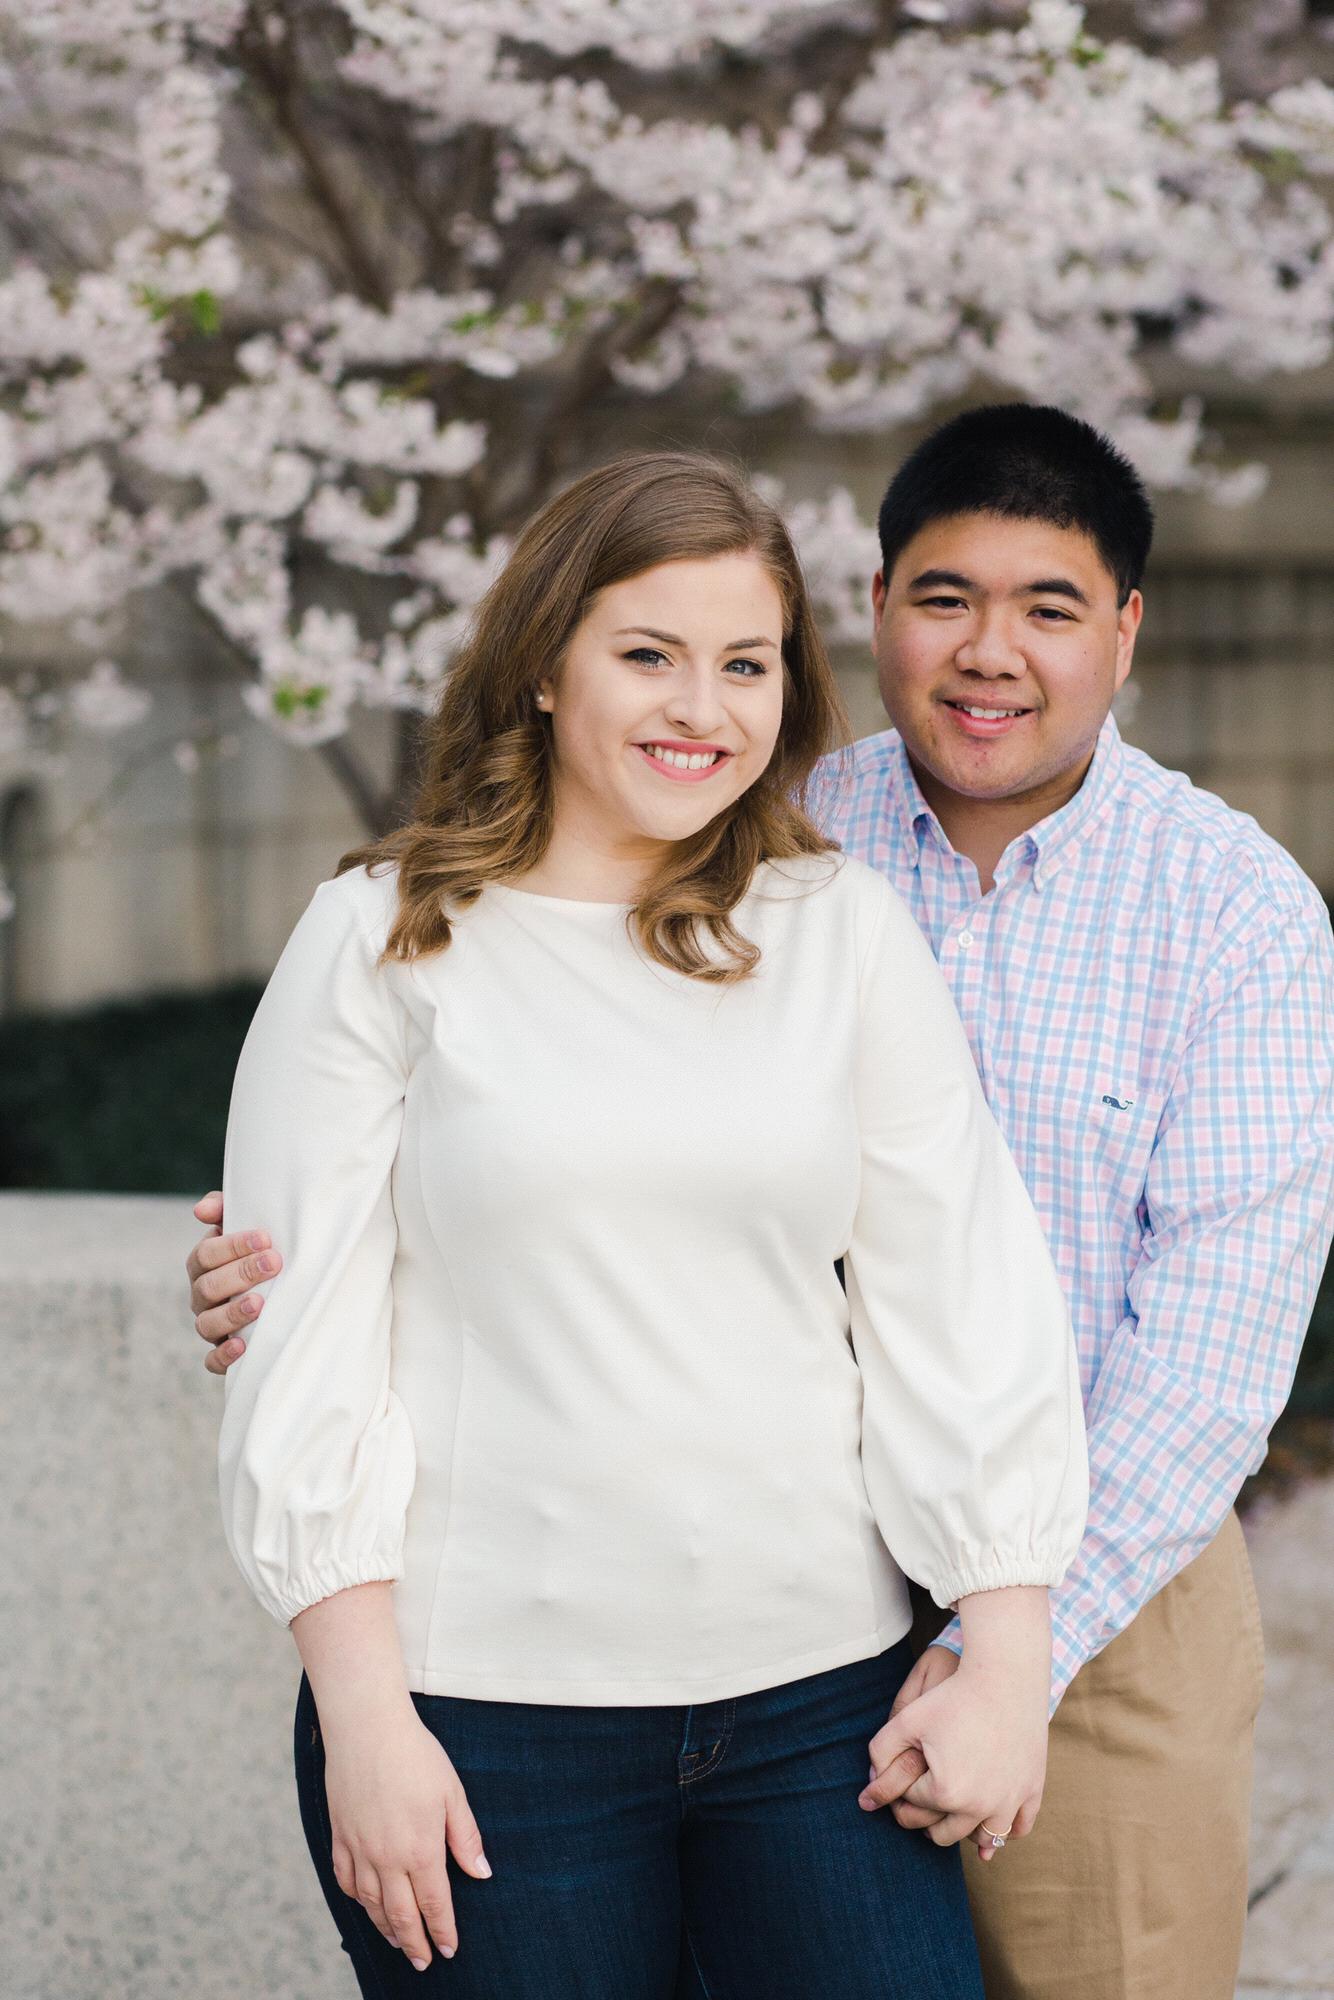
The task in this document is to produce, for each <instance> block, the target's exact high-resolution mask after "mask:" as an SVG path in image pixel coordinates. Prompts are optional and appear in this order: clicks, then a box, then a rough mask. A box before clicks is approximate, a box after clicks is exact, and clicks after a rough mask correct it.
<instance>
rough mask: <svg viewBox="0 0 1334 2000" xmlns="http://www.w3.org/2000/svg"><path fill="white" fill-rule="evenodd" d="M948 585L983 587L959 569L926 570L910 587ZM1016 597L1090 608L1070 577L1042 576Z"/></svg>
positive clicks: (915, 578) (977, 588) (955, 587)
mask: <svg viewBox="0 0 1334 2000" xmlns="http://www.w3.org/2000/svg"><path fill="white" fill-rule="evenodd" d="M942 584H947V585H949V586H950V587H951V588H953V589H955V590H980V589H981V587H982V586H981V585H980V584H979V583H978V582H977V580H976V579H975V578H974V577H971V576H965V575H964V574H963V572H962V570H957V569H924V570H922V571H921V572H920V574H919V575H917V576H915V577H914V578H913V580H912V582H911V583H910V584H909V585H908V588H909V590H932V589H937V588H939V587H940V586H941V585H942ZM1014 594H1015V596H1016V597H1072V598H1073V599H1074V600H1075V602H1076V604H1082V605H1084V606H1085V607H1086V608H1087V607H1088V603H1089V600H1088V598H1087V597H1086V596H1085V595H1084V592H1083V591H1082V590H1081V589H1080V588H1079V585H1078V584H1077V583H1072V582H1071V581H1070V578H1069V577H1068V576H1040V577H1035V578H1034V580H1033V582H1032V583H1023V584H1020V586H1019V588H1018V590H1016V591H1015V593H1014Z"/></svg>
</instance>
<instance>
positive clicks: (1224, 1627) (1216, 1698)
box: [964, 1514, 1264, 2000]
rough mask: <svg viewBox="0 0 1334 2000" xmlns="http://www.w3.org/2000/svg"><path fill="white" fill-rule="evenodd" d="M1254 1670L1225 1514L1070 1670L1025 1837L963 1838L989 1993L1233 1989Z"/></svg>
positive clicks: (1251, 1624) (998, 1996)
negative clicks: (1000, 1849) (1003, 1840)
mask: <svg viewBox="0 0 1334 2000" xmlns="http://www.w3.org/2000/svg"><path fill="white" fill-rule="evenodd" d="M1263 1681H1264V1643H1263V1640H1262V1637H1261V1633H1260V1611H1259V1606H1258V1604H1257V1603H1256V1598H1255V1586H1254V1584H1253V1582H1252V1580H1251V1570H1250V1563H1249V1561H1248V1559H1247V1555H1246V1546H1245V1543H1244V1542H1243V1540H1242V1534H1241V1526H1240V1523H1239V1522H1238V1520H1237V1517H1236V1515H1235V1514H1230V1515H1229V1516H1228V1518H1227V1521H1226V1523H1225V1525H1224V1527H1223V1529H1222V1531H1221V1532H1220V1534H1219V1535H1218V1537H1217V1539H1216V1540H1215V1541H1214V1542H1213V1543H1212V1544H1211V1546H1210V1547H1209V1548H1207V1549H1206V1550H1205V1552H1204V1554H1203V1555H1201V1556H1198V1557H1197V1558H1196V1560H1195V1561H1194V1562H1193V1563H1190V1564H1189V1565H1188V1566H1187V1567H1186V1568H1185V1569H1184V1570H1182V1571H1181V1573H1180V1574H1179V1575H1178V1576H1176V1577H1174V1578H1173V1579H1172V1581H1171V1582H1170V1583H1169V1584H1168V1585H1167V1586H1166V1588H1165V1589H1163V1590H1162V1591H1160V1592H1159V1594H1158V1596H1157V1597H1155V1598H1153V1599H1152V1600H1151V1602H1150V1603H1148V1604H1146V1605H1145V1607H1144V1609H1143V1610H1142V1611H1141V1612H1140V1614H1139V1616H1138V1617H1137V1618H1136V1619H1135V1620H1134V1622H1133V1623H1132V1624H1131V1625H1129V1626H1127V1628H1126V1630H1125V1631H1124V1632H1122V1633H1121V1634H1120V1635H1119V1637H1117V1638H1115V1639H1113V1641H1112V1643H1111V1644H1110V1645H1109V1646H1108V1647H1106V1648H1105V1650H1104V1651H1103V1652H1101V1653H1100V1654H1099V1655H1098V1656H1097V1658H1096V1659H1094V1660H1090V1661H1089V1663H1088V1665H1087V1666H1085V1667H1084V1668H1083V1669H1082V1670H1081V1671H1080V1673H1078V1674H1077V1675H1076V1677H1075V1679H1074V1682H1073V1683H1072V1685H1071V1687H1070V1689H1069V1691H1068V1693H1067V1694H1066V1696H1065V1699H1064V1700H1063V1701H1062V1703H1061V1705H1060V1707H1059V1709H1058V1710H1057V1712H1056V1715H1055V1718H1054V1720H1053V1722H1052V1728H1051V1744H1050V1752H1049V1757H1048V1765H1047V1784H1046V1790H1045V1792H1044V1794H1043V1803H1042V1811H1041V1813H1040V1814H1039V1816H1038V1823H1037V1826H1036V1827H1035V1829H1034V1831H1033V1832H1032V1833H1031V1834H1030V1835H1029V1836H1028V1838H1027V1839H1026V1840H1021V1841H1016V1842H1015V1843H1014V1844H1013V1845H1012V1846H1009V1847H1007V1848H1006V1849H1005V1851H1004V1853H1003V1854H998V1855H997V1856H996V1859H995V1860H994V1861H990V1862H988V1863H987V1865H986V1866H985V1867H983V1866H982V1865H981V1864H980V1863H979V1861H978V1859H977V1852H976V1849H975V1848H974V1847H973V1845H972V1843H971V1842H965V1843H964V1858H965V1865H966V1869H967V1875H968V1888H969V1895H970V1899H971V1901H972V1906H973V1920H974V1923H975V1925H976V1928H977V1934H978V1942H979V1944H980V1947H981V1952H982V1967H983V1976H984V1980H985V1984H986V1991H987V2000H1232V1996H1233V1993H1234V1991H1235V1988H1236V1979H1237V1964H1238V1960H1239V1958H1240V1956H1241V1939H1242V1930H1243V1927H1244V1925H1245V1921H1246V1858H1247V1835H1248V1830H1249V1819H1250V1799H1251V1766H1252V1750H1253V1739H1254V1729H1255V1716H1256V1711H1257V1709H1258V1708H1259V1706H1260V1695H1261V1691H1262V1687H1263ZM970 1864H971V1865H970Z"/></svg>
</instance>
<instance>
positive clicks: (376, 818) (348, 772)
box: [169, 577, 398, 834]
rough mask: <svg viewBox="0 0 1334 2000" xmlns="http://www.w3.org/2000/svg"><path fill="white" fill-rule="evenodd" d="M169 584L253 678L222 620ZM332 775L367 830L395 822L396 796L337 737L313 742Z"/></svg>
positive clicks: (177, 584)
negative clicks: (378, 783) (387, 793)
mask: <svg viewBox="0 0 1334 2000" xmlns="http://www.w3.org/2000/svg"><path fill="white" fill-rule="evenodd" d="M169 588H170V589H171V591H172V593H173V595H174V596H176V597H177V598H179V599H180V601H181V602H182V603H183V604H186V605H188V606H189V608H190V610H191V611H192V612H193V613H194V615H195V617H196V618H197V619H198V620H199V622H200V624H201V625H203V626H204V627H205V629H206V630H207V631H208V633H209V634H210V636H211V637H212V639H213V640H214V641H215V643H216V644H217V646H218V647H219V649H220V651H221V653H222V655H223V658H224V659H225V660H226V662H227V664H228V666H230V667H231V668H232V670H233V672H235V673H236V675H237V677H238V678H239V679H241V680H245V681H251V682H253V681H254V679H255V672H254V663H253V661H252V660H251V659H250V656H249V655H248V654H247V653H246V651H245V650H244V648H243V647H241V646H239V645H238V644H237V642H236V640H235V639H233V637H232V635H231V633H230V632H229V631H228V630H227V628H226V626H225V625H224V624H223V623H222V621H221V620H220V619H219V618H217V617H216V616H215V614H214V613H213V612H212V611H210V610H209V608H208V606H207V605H206V604H201V603H200V601H199V599H198V598H197V597H196V596H195V594H194V592H193V591H191V590H188V589H187V588H186V587H185V585H184V584H183V583H182V582H181V580H180V578H179V577H172V578H171V579H170V582H169ZM314 747H315V749H317V750H318V751H319V753H320V756H321V757H322V758H323V760H324V762H325V763H326V764H327V765H328V767H329V769H330V770H331V771H332V773H333V775H334V777H335V778H336V779H337V780H338V782H339V784H340V785H341V786H342V787H343V790H344V791H345V792H346V794H347V796H348V799H349V800H350V801H351V803H352V805H353V806H354V807H355V808H356V810H357V812H358V814H359V815H360V817H361V820H362V823H363V824H364V826H365V827H366V830H367V832H368V833H371V834H381V833H388V831H389V830H390V828H391V827H393V826H395V825H396V824H397V817H398V816H397V811H396V808H397V804H398V801H397V798H396V797H390V798H386V796H385V795H384V793H383V792H381V791H380V790H379V789H378V787H377V786H376V784H375V781H374V779H373V778H372V776H371V774H370V772H369V771H368V770H367V769H366V767H365V765H364V764H362V763H361V762H360V761H359V760H358V759H357V758H356V757H355V756H354V755H353V753H352V751H351V750H350V749H349V748H348V745H347V744H346V743H345V742H344V741H343V740H342V738H341V737H334V738H333V739H332V740H331V741H330V742H327V743H317V744H316V745H315V746H314Z"/></svg>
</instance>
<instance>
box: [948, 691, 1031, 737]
mask: <svg viewBox="0 0 1334 2000" xmlns="http://www.w3.org/2000/svg"><path fill="white" fill-rule="evenodd" d="M941 705H942V707H943V708H944V710H945V712H946V714H947V715H948V716H949V718H950V720H951V722H953V723H954V724H955V725H956V726H957V728H958V729H959V730H960V731H961V732H962V733H963V735H965V736H972V737H976V738H979V739H980V740H982V741H983V742H985V741H987V740H989V739H990V738H991V737H993V736H1008V735H1009V733H1010V731H1011V730H1012V729H1017V728H1018V727H1019V725H1020V723H1021V722H1027V721H1028V718H1029V716H1030V715H1031V714H1032V713H1033V711H1032V709H1031V708H1026V709H1024V710H1022V711H1021V713H1020V714H1018V715H1005V714H996V715H994V716H987V717H985V718H983V717H982V716H980V715H969V714H968V713H967V712H966V711H965V710H964V709H962V708H956V706H955V705H954V703H953V702H952V701H947V702H943V703H942V704H941Z"/></svg>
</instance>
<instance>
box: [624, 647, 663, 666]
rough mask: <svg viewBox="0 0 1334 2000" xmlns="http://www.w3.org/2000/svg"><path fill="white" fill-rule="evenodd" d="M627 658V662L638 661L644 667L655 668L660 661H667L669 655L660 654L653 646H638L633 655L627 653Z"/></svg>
mask: <svg viewBox="0 0 1334 2000" xmlns="http://www.w3.org/2000/svg"><path fill="white" fill-rule="evenodd" d="M625 657H626V659H627V660H638V661H639V662H640V664H641V665H642V666H646V667H654V666H657V665H658V663H659V662H660V661H662V660H665V659H666V658H667V655H666V654H665V653H659V652H658V651H657V650H656V649H655V648H654V647H652V646H636V647H635V649H634V651H633V652H632V653H627V654H626V656H625Z"/></svg>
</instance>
